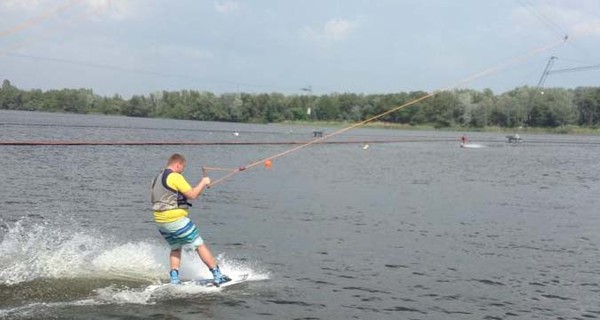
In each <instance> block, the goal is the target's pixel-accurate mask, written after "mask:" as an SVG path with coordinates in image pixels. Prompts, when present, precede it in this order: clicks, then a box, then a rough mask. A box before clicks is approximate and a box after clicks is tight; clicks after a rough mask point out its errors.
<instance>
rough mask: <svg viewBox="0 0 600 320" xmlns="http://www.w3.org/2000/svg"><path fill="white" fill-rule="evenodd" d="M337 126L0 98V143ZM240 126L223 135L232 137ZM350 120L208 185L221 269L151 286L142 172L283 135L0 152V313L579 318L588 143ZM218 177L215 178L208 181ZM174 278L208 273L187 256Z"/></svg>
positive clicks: (589, 230)
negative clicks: (36, 106)
mask: <svg viewBox="0 0 600 320" xmlns="http://www.w3.org/2000/svg"><path fill="white" fill-rule="evenodd" d="M315 129H319V130H322V129H324V130H325V132H326V133H328V132H332V131H334V130H336V129H335V128H321V127H319V128H312V127H308V126H307V127H299V126H284V125H250V124H233V123H215V122H194V121H182V120H167V119H139V118H125V117H111V116H91V115H70V114H49V113H31V112H14V111H0V142H8V141H96V142H97V141H104V142H132V141H135V142H144V141H153V142H157V141H158V142H160V141H207V142H221V141H245V142H273V141H308V140H310V139H312V135H311V132H312V131H313V130H315ZM233 132H238V133H239V136H235V135H233V134H232V133H233ZM462 134H463V132H423V131H399V130H376V129H356V130H352V131H349V132H347V133H345V134H343V135H342V136H340V137H338V138H337V139H338V140H344V139H346V140H352V141H354V140H357V141H358V140H361V141H363V140H364V141H369V140H381V139H390V140H397V141H403V140H405V141H406V142H397V143H383V144H380V143H371V144H370V145H369V148H364V147H363V145H362V144H360V143H350V144H327V145H325V144H324V145H312V146H309V147H306V148H304V149H301V150H298V151H296V152H293V153H290V154H288V155H286V156H284V157H281V158H278V159H275V160H274V161H273V166H272V168H270V169H266V168H264V167H263V166H256V167H254V168H252V169H248V170H246V171H243V172H240V173H239V174H236V175H234V176H232V177H231V178H230V179H227V180H225V181H223V182H222V183H220V184H218V185H216V186H214V187H213V188H211V189H209V190H207V191H206V192H205V194H204V195H203V196H202V197H201V199H200V200H199V201H196V202H195V204H194V207H193V208H192V210H191V212H190V217H191V219H192V220H193V221H195V222H196V223H197V225H198V227H199V229H200V231H201V234H202V235H203V237H204V239H205V240H206V242H207V243H208V244H209V246H210V247H211V249H212V251H213V253H215V254H216V255H218V257H219V260H220V264H221V267H222V269H223V270H224V271H225V272H226V273H229V274H239V273H246V272H247V273H250V274H251V281H250V282H248V283H246V284H244V285H241V286H237V287H232V288H227V289H222V290H207V289H203V288H198V287H193V286H188V287H183V286H179V287H177V286H170V285H159V284H160V283H161V282H166V281H167V276H168V249H167V245H166V243H164V242H163V240H162V238H161V237H160V235H159V234H158V232H157V230H156V228H155V226H154V225H153V223H152V214H151V212H150V210H149V183H150V181H151V179H152V178H153V177H154V175H155V174H156V173H157V172H158V171H159V170H160V169H161V168H162V167H163V166H164V165H165V161H166V158H167V157H168V156H169V155H170V154H171V153H174V152H179V153H182V154H184V155H185V156H186V157H187V159H188V168H187V170H186V172H185V173H184V175H185V176H186V177H187V178H188V180H189V181H190V182H192V183H196V182H197V181H198V180H199V178H200V176H201V166H211V167H225V168H237V167H240V166H244V165H248V164H249V163H252V162H254V161H257V160H261V159H265V158H267V157H269V156H271V155H274V154H277V153H280V152H282V151H285V150H288V149H290V148H293V147H294V146H292V145H260V144H259V145H176V146H169V145H154V146H144V145H140V146H119V145H113V146H106V145H104V146H103V145H95V146H94V145H92V146H43V145H38V146H7V145H4V146H0V152H1V155H2V156H1V157H0V167H1V168H2V175H1V176H2V182H1V183H0V241H1V242H0V318H10V319H39V318H45V319H125V318H126V319H150V318H151V319H595V318H598V317H600V302H598V296H599V294H600V251H599V250H598V244H599V241H600V235H599V233H598V230H600V215H599V212H600V202H599V200H598V195H599V194H600V161H599V159H600V157H599V154H600V138H599V137H595V136H556V135H537V136H535V135H527V134H521V137H522V138H523V140H524V141H523V142H522V143H520V144H516V145H514V144H512V145H509V144H507V143H506V142H505V137H504V135H503V134H499V133H498V134H496V133H467V135H468V137H469V139H470V141H472V142H473V143H477V144H481V145H482V146H483V148H477V149H463V148H460V147H459V138H460V136H461V135H462ZM221 176H223V173H222V172H218V171H213V172H211V177H212V179H213V180H215V179H218V178H219V177H221ZM181 273H182V277H184V278H186V279H194V278H199V277H203V276H208V270H206V268H205V267H204V266H203V265H202V263H201V262H200V261H199V259H198V258H197V257H196V256H194V253H193V252H190V251H186V252H184V257H183V265H182V269H181Z"/></svg>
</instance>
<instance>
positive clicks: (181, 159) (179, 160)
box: [167, 153, 186, 166]
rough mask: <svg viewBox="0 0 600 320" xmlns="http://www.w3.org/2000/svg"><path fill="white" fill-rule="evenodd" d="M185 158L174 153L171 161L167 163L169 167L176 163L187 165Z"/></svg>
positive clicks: (170, 158)
mask: <svg viewBox="0 0 600 320" xmlns="http://www.w3.org/2000/svg"><path fill="white" fill-rule="evenodd" d="M185 161H186V160H185V158H184V157H183V156H182V155H180V154H179V153H174V154H172V155H171V156H170V157H169V161H168V162H167V165H169V166H170V165H172V164H174V163H185Z"/></svg>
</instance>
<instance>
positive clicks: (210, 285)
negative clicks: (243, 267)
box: [184, 273, 250, 288]
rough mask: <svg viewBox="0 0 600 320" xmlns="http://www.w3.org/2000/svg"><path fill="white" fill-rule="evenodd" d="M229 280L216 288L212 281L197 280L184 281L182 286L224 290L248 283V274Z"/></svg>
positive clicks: (232, 277)
mask: <svg viewBox="0 0 600 320" xmlns="http://www.w3.org/2000/svg"><path fill="white" fill-rule="evenodd" d="M230 278H231V280H230V281H227V282H224V283H221V284H219V285H218V286H217V285H216V284H215V283H214V280H213V279H198V280H192V281H186V282H185V283H184V284H194V285H197V286H203V287H207V288H216V287H219V288H225V287H230V286H234V285H237V284H240V283H244V282H246V281H248V280H249V279H250V274H248V273H243V274H238V275H234V276H231V277H230Z"/></svg>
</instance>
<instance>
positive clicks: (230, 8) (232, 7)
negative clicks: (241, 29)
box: [214, 1, 240, 14]
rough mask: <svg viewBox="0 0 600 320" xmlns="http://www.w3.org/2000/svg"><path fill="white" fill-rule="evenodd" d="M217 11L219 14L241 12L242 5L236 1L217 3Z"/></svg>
mask: <svg viewBox="0 0 600 320" xmlns="http://www.w3.org/2000/svg"><path fill="white" fill-rule="evenodd" d="M214 6H215V10H217V12H219V13H223V14H226V13H231V12H236V11H239V10H240V4H239V3H237V2H236V1H215V2H214Z"/></svg>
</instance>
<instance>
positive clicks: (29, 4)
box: [0, 0, 139, 20]
mask: <svg viewBox="0 0 600 320" xmlns="http://www.w3.org/2000/svg"><path fill="white" fill-rule="evenodd" d="M71 7H72V8H78V9H80V10H81V9H83V10H86V11H89V12H99V13H102V16H103V17H108V18H110V19H115V20H125V19H129V18H132V17H134V16H135V15H136V14H137V12H138V11H139V8H136V5H135V4H134V3H133V1H118V0H117V1H112V0H71V1H67V2H61V3H60V4H58V5H57V1H55V0H27V1H23V0H4V1H2V2H0V9H3V10H2V11H8V12H11V13H12V14H16V15H19V14H27V15H31V14H36V13H41V12H44V11H47V10H49V11H47V12H48V13H53V14H56V13H58V12H59V11H62V10H58V9H60V8H64V9H67V8H69V9H71ZM0 16H1V14H0Z"/></svg>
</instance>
